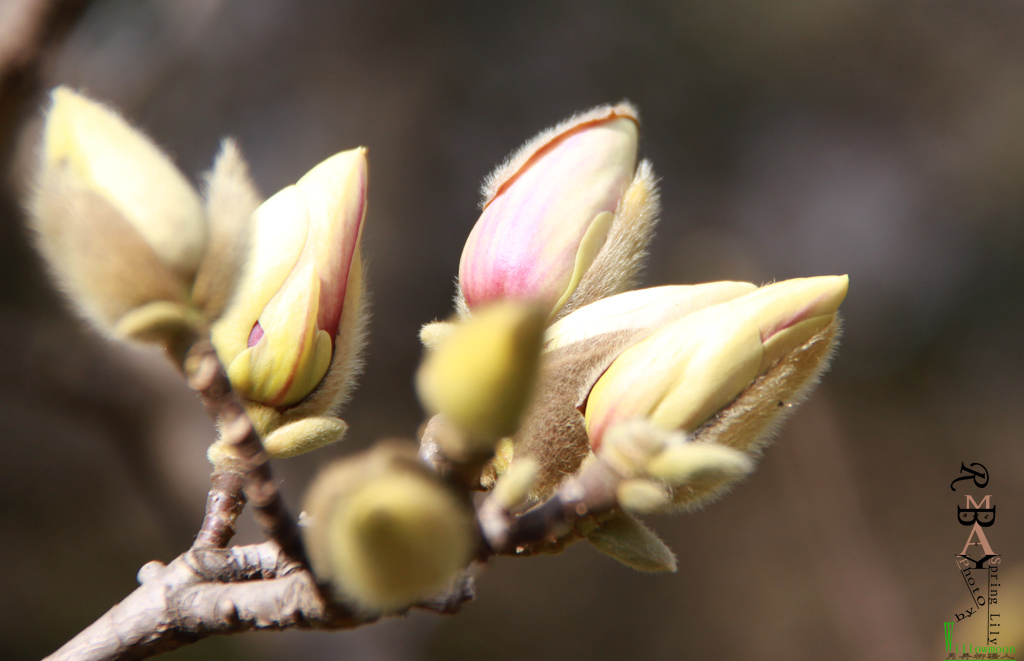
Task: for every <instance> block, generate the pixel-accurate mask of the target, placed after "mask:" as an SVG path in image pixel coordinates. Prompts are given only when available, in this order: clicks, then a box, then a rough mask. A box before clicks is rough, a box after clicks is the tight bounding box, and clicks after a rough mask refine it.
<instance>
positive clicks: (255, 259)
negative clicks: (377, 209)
mask: <svg viewBox="0 0 1024 661" xmlns="http://www.w3.org/2000/svg"><path fill="white" fill-rule="evenodd" d="M365 208H366V156H365V150H364V149H362V148H359V149H353V150H350V151H346V152H342V153H340V154H336V155H335V156H332V157H331V158H329V159H327V160H326V161H324V162H323V163H321V164H319V165H317V166H316V167H315V168H313V169H312V170H311V171H310V172H309V173H308V174H306V175H305V176H304V177H302V179H300V180H299V182H298V183H297V184H295V185H294V186H289V187H288V188H285V189H284V190H282V191H281V192H279V193H278V194H276V195H274V196H273V197H271V198H270V199H269V200H267V201H266V202H264V203H263V204H262V205H260V207H259V208H258V209H256V211H255V213H254V214H253V219H252V220H253V224H254V234H253V245H252V252H251V254H250V257H249V261H248V263H247V265H246V268H245V270H244V272H243V274H242V276H241V278H240V280H239V283H238V287H237V292H236V294H235V296H234V298H233V300H232V302H231V304H230V305H229V306H228V308H227V309H226V310H225V312H224V314H223V316H221V318H220V319H219V320H218V322H217V323H216V324H215V325H214V326H213V329H212V337H213V342H214V345H215V346H216V347H217V353H218V355H219V356H220V358H221V361H222V362H223V363H224V364H225V365H226V366H227V371H228V376H229V377H230V378H231V384H232V386H233V387H234V388H235V389H236V390H237V391H238V392H240V393H241V394H242V395H243V396H245V397H246V398H248V399H249V400H252V401H254V402H257V403H260V404H263V405H266V406H268V407H273V408H280V409H284V408H288V407H292V406H295V405H296V404H299V402H302V401H303V400H304V399H306V398H307V397H308V396H309V395H310V393H312V392H313V391H314V389H315V388H317V386H318V385H321V383H324V384H325V385H326V382H327V381H328V380H327V379H325V376H326V375H327V374H328V370H329V369H330V370H331V371H332V372H334V371H345V370H350V369H351V367H350V364H351V362H352V361H353V360H355V354H356V353H357V352H358V347H359V345H360V344H361V342H360V341H359V339H358V337H355V336H358V335H359V333H358V332H357V326H358V325H359V322H358V319H359V317H360V310H361V296H362V286H361V276H362V274H361V272H360V268H361V267H360V257H359V238H360V234H361V231H362V225H363V216H364V213H365ZM350 380H351V379H348V381H350ZM330 385H331V388H330V390H331V392H329V393H326V396H324V397H321V398H320V399H321V400H322V401H321V402H320V405H319V406H317V407H316V409H317V410H315V411H307V412H306V414H307V415H311V414H316V415H318V414H321V413H323V412H325V411H327V410H329V409H331V408H332V407H333V406H334V405H335V404H336V402H337V399H338V395H340V397H344V394H345V393H346V392H347V389H348V384H347V383H334V382H332V383H331V384H330ZM261 431H262V432H263V433H266V432H267V431H269V430H267V429H262V430H261Z"/></svg>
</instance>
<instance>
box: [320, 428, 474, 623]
mask: <svg viewBox="0 0 1024 661" xmlns="http://www.w3.org/2000/svg"><path fill="white" fill-rule="evenodd" d="M306 511H307V514H308V517H307V520H308V524H307V526H306V531H305V533H306V534H305V539H306V544H307V548H308V550H309V555H310V560H311V561H312V563H313V569H314V571H315V573H316V576H317V578H318V579H319V580H320V581H322V582H325V583H328V584H329V585H330V586H331V589H332V593H333V595H334V596H335V598H336V599H338V600H339V601H342V602H345V603H348V604H350V605H352V606H354V607H355V608H357V609H359V610H360V611H363V612H368V613H388V612H398V611H401V610H403V609H405V608H407V607H409V606H411V605H413V604H414V603H416V602H417V601H420V600H422V599H424V598H426V597H430V596H432V595H435V594H437V593H439V592H442V591H444V589H445V588H446V587H448V586H449V585H450V584H451V582H452V581H453V579H454V578H455V577H456V576H457V575H458V574H459V572H461V571H462V570H463V569H464V568H465V567H466V566H467V565H468V564H469V562H470V561H471V560H472V557H473V552H474V549H475V547H476V543H477V528H476V520H475V518H474V515H473V511H472V509H471V508H470V506H469V504H468V503H467V502H466V501H465V500H463V499H462V498H460V497H459V496H458V495H457V494H456V493H455V492H454V491H452V490H451V489H450V488H449V487H448V486H446V485H445V484H443V483H442V482H441V481H440V479H439V478H438V476H437V475H436V474H435V473H433V472H432V471H430V470H429V469H428V468H427V467H426V466H425V465H424V464H423V463H422V462H421V461H420V460H419V459H418V457H417V456H416V452H415V448H414V447H413V446H411V445H407V444H405V443H397V442H395V443H381V444H378V445H377V446H376V447H374V448H373V449H371V450H369V451H367V452H365V453H363V454H361V455H357V456H355V457H351V458H348V459H344V460H342V461H340V462H338V463H335V464H334V465H332V466H330V467H329V468H328V469H326V470H325V471H324V472H323V473H321V474H320V476H319V477H318V478H317V480H316V481H315V483H314V484H313V486H312V487H311V488H310V491H309V494H308V496H307V498H306Z"/></svg>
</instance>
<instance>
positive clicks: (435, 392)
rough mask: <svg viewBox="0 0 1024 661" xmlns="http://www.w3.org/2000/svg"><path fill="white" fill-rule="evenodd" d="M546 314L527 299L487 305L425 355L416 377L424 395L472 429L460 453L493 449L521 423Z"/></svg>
mask: <svg viewBox="0 0 1024 661" xmlns="http://www.w3.org/2000/svg"><path fill="white" fill-rule="evenodd" d="M546 317H547V310H546V309H544V308H541V307H538V306H536V305H530V304H526V303H517V302H513V301H506V302H504V303H498V304H495V305H492V306H489V307H486V308H484V309H481V310H480V311H479V313H477V314H475V315H473V317H471V318H469V319H466V320H464V321H462V322H460V324H459V325H458V327H457V328H456V329H454V330H453V331H452V332H451V334H450V335H448V336H447V337H446V338H445V339H444V340H443V341H442V342H441V344H440V345H439V346H438V347H437V348H436V349H434V350H433V351H432V352H430V353H429V354H428V355H427V357H426V359H425V360H424V361H423V365H422V366H421V367H420V370H419V373H418V374H417V378H416V387H417V392H419V396H420V400H421V401H422V402H423V405H424V406H425V407H426V408H427V409H428V410H429V411H430V412H431V413H441V414H443V415H444V416H445V418H446V419H447V420H448V421H449V422H450V423H452V424H454V425H455V426H456V427H457V428H458V429H460V430H461V431H462V432H464V434H466V435H467V439H466V443H467V446H466V447H465V448H462V449H461V451H456V452H455V454H457V455H463V456H461V457H458V458H462V459H467V458H469V457H470V456H473V455H486V454H489V453H490V452H491V451H492V450H493V449H494V444H495V442H497V441H498V439H499V438H501V437H502V436H508V435H510V434H512V433H513V432H514V431H515V430H516V428H517V427H518V426H519V419H520V417H521V416H522V414H523V411H524V410H525V408H526V405H527V404H528V403H529V400H530V395H531V393H532V390H533V382H534V379H535V377H536V373H537V364H538V361H539V356H540V344H541V338H542V335H543V332H544V322H545V319H546ZM445 449H446V450H448V451H450V450H451V449H450V448H445Z"/></svg>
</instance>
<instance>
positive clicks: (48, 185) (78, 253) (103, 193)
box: [31, 87, 207, 338]
mask: <svg viewBox="0 0 1024 661" xmlns="http://www.w3.org/2000/svg"><path fill="white" fill-rule="evenodd" d="M52 98H53V104H52V106H51V107H50V109H49V111H48V112H47V114H46V124H45V127H44V130H43V149H42V159H41V163H40V169H39V173H38V175H37V186H36V194H35V198H34V200H33V202H32V205H31V207H32V214H31V216H32V217H31V222H32V225H33V227H34V229H35V230H36V232H37V235H38V239H39V247H40V250H41V251H42V253H43V255H44V257H46V259H47V261H48V262H49V265H50V267H51V268H52V270H53V271H54V273H55V275H56V276H57V278H58V280H59V281H60V282H61V284H62V285H63V286H64V288H65V289H66V290H67V291H68V293H69V294H70V296H71V298H72V300H73V301H74V302H75V303H76V304H77V305H78V306H79V307H80V309H81V310H82V311H83V312H84V314H85V315H86V316H87V317H88V318H90V319H92V320H93V321H95V322H97V323H98V324H99V325H100V326H101V327H102V328H105V329H107V330H114V331H115V333H117V332H118V331H117V330H116V328H115V327H116V325H117V324H118V322H120V321H121V319H122V318H123V317H124V316H125V315H126V314H128V313H129V312H131V311H132V310H135V309H137V308H139V307H142V306H144V305H147V304H150V303H155V302H159V303H164V304H167V303H170V304H173V305H174V306H178V308H179V309H178V310H177V311H172V312H170V313H168V309H167V306H166V305H164V306H163V307H161V308H159V310H160V312H159V314H149V313H146V314H142V315H140V316H136V318H135V319H133V320H132V321H131V322H130V323H128V324H127V325H126V328H129V329H131V330H132V331H137V332H138V335H139V336H140V337H144V338H149V337H151V336H152V335H159V332H157V330H158V329H159V328H161V327H162V325H166V323H167V322H168V320H170V319H174V318H177V319H179V320H182V322H183V323H186V320H187V319H188V318H190V317H191V316H192V315H191V314H190V313H189V312H188V311H187V310H186V309H185V308H187V307H189V305H190V304H189V302H188V298H189V290H190V288H191V285H192V279H193V278H194V276H195V272H196V269H197V267H198V265H199V262H200V259H201V258H202V255H203V251H204V248H205V243H206V233H207V229H206V221H205V217H204V213H203V208H202V204H201V202H200V200H199V196H198V195H197V194H196V192H195V190H194V189H193V188H192V186H191V185H190V184H189V182H188V181H187V180H186V179H185V177H184V176H183V175H182V174H181V173H180V172H179V171H178V169H177V168H176V167H175V166H174V165H173V164H172V163H171V161H170V160H169V159H168V158H167V156H165V155H164V154H163V153H162V152H161V151H160V150H159V149H158V148H157V147H156V145H154V144H153V143H152V142H151V141H150V140H149V139H148V138H146V136H144V135H143V134H142V133H140V132H139V131H137V130H136V129H134V128H132V127H131V126H129V125H128V123H127V122H125V121H124V120H123V119H121V117H120V116H118V115H117V113H115V112H114V111H112V110H110V109H109V108H106V107H105V106H103V105H100V104H98V103H96V102H95V101H92V100H90V99H88V98H86V97H85V96H82V95H81V94H78V93H76V92H73V91H71V90H69V89H67V88H64V87H58V88H56V89H54V90H53V92H52ZM145 319H153V320H155V322H154V323H155V324H156V326H154V327H152V328H143V327H142V326H141V325H140V324H141V322H142V321H144V320H145Z"/></svg>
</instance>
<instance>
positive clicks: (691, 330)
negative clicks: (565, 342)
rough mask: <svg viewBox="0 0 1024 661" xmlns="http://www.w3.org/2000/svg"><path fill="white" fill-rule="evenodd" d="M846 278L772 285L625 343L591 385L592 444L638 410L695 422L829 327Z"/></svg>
mask: <svg viewBox="0 0 1024 661" xmlns="http://www.w3.org/2000/svg"><path fill="white" fill-rule="evenodd" d="M847 286H848V279H847V277H846V276H823V277H818V278H806V279H798V280H787V281H784V282H780V283H776V284H773V285H768V286H766V287H762V288H761V289H759V290H757V291H755V292H752V293H750V294H746V295H744V296H741V297H739V298H737V299H734V300H732V301H729V302H727V303H721V304H719V305H715V306H712V307H709V308H706V309H704V310H700V311H698V312H695V313H693V314H691V315H688V316H686V317H684V318H682V319H680V320H679V321H676V322H673V323H671V324H669V325H668V326H666V327H664V328H663V329H661V330H660V331H658V332H657V333H655V334H654V335H652V336H650V337H649V338H647V339H645V340H643V341H642V342H640V343H639V344H637V345H635V346H633V347H631V348H630V349H628V350H626V351H624V352H623V353H622V354H621V355H620V356H619V357H618V358H616V359H615V361H614V362H613V363H612V365H611V367H609V369H608V371H607V372H605V374H604V375H602V376H601V378H600V379H599V380H598V381H597V383H596V384H595V385H594V387H593V389H592V390H591V391H590V396H589V399H588V401H587V406H586V421H587V431H588V433H589V434H590V440H591V444H592V446H593V447H595V448H597V447H600V444H601V438H602V436H603V434H604V432H605V431H606V430H607V429H608V428H609V427H610V425H612V424H615V423H616V422H618V421H622V420H629V419H632V418H647V419H649V420H650V421H651V422H653V423H654V424H655V425H657V426H659V427H662V428H664V429H683V430H686V431H693V430H696V429H697V428H698V427H699V426H700V425H702V424H703V423H704V422H706V421H707V420H708V419H709V418H710V417H711V416H713V415H715V414H716V413H717V412H718V411H720V410H721V409H723V407H725V406H726V405H728V404H729V403H730V402H732V401H733V400H734V399H735V398H736V397H737V396H738V395H739V394H740V393H742V392H743V391H744V390H745V389H746V388H748V387H749V386H750V385H751V384H752V383H753V382H754V381H755V379H757V378H758V377H759V376H761V375H763V374H765V373H766V372H767V371H768V370H769V369H770V368H772V367H773V365H775V364H776V363H778V362H779V361H780V360H782V359H783V358H785V357H786V356H787V355H789V354H790V353H791V352H793V351H795V350H797V349H798V348H799V347H801V346H802V345H804V344H805V343H807V342H809V341H810V340H812V339H813V338H814V337H815V336H817V335H818V334H819V333H821V332H823V331H825V329H826V328H828V327H830V325H831V324H832V323H833V321H834V319H835V314H836V311H837V309H838V307H839V304H840V303H841V302H842V300H843V298H844V297H845V296H846V290H847ZM822 360H823V359H822ZM818 363H820V361H818ZM818 363H813V364H807V365H803V369H802V371H801V372H800V373H799V374H795V375H794V376H793V378H794V379H797V380H799V379H801V378H804V379H808V378H813V377H814V376H816V375H817V374H818V373H819V371H820V370H819V369H818V368H819V364H818Z"/></svg>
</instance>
